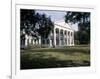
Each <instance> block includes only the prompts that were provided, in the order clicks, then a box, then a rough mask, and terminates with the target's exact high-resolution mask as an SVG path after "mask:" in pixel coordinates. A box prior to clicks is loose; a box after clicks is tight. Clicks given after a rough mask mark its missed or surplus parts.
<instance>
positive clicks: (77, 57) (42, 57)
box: [21, 45, 90, 69]
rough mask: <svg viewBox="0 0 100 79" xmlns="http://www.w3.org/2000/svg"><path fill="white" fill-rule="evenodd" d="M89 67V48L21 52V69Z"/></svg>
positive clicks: (44, 49) (32, 49) (31, 49)
mask: <svg viewBox="0 0 100 79" xmlns="http://www.w3.org/2000/svg"><path fill="white" fill-rule="evenodd" d="M79 66H90V46H87V45H84V46H74V47H64V48H30V49H24V50H21V69H39V68H58V67H79Z"/></svg>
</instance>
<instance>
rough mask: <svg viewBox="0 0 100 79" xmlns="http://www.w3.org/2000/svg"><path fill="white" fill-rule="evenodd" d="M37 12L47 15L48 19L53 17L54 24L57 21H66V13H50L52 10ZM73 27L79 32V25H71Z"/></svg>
mask: <svg viewBox="0 0 100 79" xmlns="http://www.w3.org/2000/svg"><path fill="white" fill-rule="evenodd" d="M36 12H38V13H40V14H46V15H47V16H48V17H49V16H50V17H51V20H52V21H53V22H55V21H59V20H64V16H65V14H66V12H65V11H50V10H36ZM71 27H72V28H73V29H74V30H75V31H77V30H78V27H77V24H73V25H71Z"/></svg>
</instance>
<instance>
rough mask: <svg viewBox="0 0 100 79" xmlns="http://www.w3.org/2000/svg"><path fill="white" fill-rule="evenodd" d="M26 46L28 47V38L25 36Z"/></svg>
mask: <svg viewBox="0 0 100 79" xmlns="http://www.w3.org/2000/svg"><path fill="white" fill-rule="evenodd" d="M27 46H28V36H27V35H25V47H27Z"/></svg>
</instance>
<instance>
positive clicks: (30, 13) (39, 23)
mask: <svg viewBox="0 0 100 79" xmlns="http://www.w3.org/2000/svg"><path fill="white" fill-rule="evenodd" d="M20 17H21V18H20V30H21V32H22V31H23V30H24V31H25V34H27V35H32V36H33V37H36V38H37V39H38V36H39V35H40V36H41V37H42V38H47V37H48V35H49V34H50V31H51V30H52V28H53V26H54V24H53V22H52V21H51V18H50V17H47V16H46V15H45V14H39V13H37V12H36V11H35V10H28V9H21V10H20ZM21 36H22V35H21Z"/></svg>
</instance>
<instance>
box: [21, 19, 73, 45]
mask: <svg viewBox="0 0 100 79" xmlns="http://www.w3.org/2000/svg"><path fill="white" fill-rule="evenodd" d="M24 42H25V43H24V44H22V46H25V47H27V46H28V45H30V44H31V45H41V46H46V47H58V46H74V30H73V29H72V28H71V27H70V26H69V25H68V24H67V23H65V22H63V21H57V22H55V23H54V29H53V31H52V32H51V33H50V35H49V36H48V38H47V39H41V37H40V36H39V39H36V38H35V37H32V36H27V35H26V36H25V41H24Z"/></svg>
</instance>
